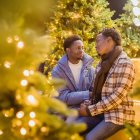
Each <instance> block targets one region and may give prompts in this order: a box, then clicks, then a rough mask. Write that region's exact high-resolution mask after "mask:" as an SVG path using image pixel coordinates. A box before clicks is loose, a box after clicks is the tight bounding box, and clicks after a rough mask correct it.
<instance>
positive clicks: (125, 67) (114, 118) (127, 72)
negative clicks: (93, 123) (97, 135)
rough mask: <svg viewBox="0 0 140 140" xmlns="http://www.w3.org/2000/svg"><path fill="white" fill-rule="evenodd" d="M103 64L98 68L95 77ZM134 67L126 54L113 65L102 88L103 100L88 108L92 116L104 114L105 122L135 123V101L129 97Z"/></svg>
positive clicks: (122, 54)
mask: <svg viewBox="0 0 140 140" xmlns="http://www.w3.org/2000/svg"><path fill="white" fill-rule="evenodd" d="M100 68H101V63H99V64H98V65H97V67H96V71H95V75H96V73H97V72H98V71H99V70H100ZM134 74H135V71H134V67H133V64H132V62H131V61H130V59H129V58H128V57H127V55H126V53H124V52H122V53H121V54H120V56H119V57H118V58H117V59H116V60H115V62H114V63H113V65H112V67H111V69H110V71H109V73H108V75H107V79H106V81H105V83H104V85H103V88H102V94H101V96H102V100H101V101H99V102H98V103H96V104H93V105H90V106H88V109H89V111H90V113H91V115H92V116H95V115H98V114H101V113H104V117H105V122H112V123H115V124H118V125H123V124H124V123H125V122H128V123H134V116H135V112H134V109H133V100H132V99H131V98H130V97H129V96H128V92H129V91H130V89H132V85H133V81H134Z"/></svg>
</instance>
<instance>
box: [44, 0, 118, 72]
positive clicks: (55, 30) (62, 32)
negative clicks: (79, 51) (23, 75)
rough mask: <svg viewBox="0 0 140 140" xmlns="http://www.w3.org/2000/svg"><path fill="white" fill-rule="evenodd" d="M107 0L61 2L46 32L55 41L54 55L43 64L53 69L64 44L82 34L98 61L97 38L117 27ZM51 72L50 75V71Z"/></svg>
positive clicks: (69, 0)
mask: <svg viewBox="0 0 140 140" xmlns="http://www.w3.org/2000/svg"><path fill="white" fill-rule="evenodd" d="M107 6H108V2H107V1H106V0H63V1H61V0H58V2H57V4H56V5H55V6H54V7H53V8H52V15H51V16H50V18H49V19H48V20H46V23H45V24H46V32H47V33H48V34H50V35H51V36H52V37H53V38H54V43H53V45H52V47H51V48H52V49H51V50H52V51H51V56H49V57H46V62H45V63H44V64H42V66H43V65H46V66H48V65H49V66H50V69H49V70H48V69H47V68H46V69H45V71H44V73H45V72H46V71H50V70H51V69H52V67H53V66H54V65H55V64H56V62H57V61H58V59H59V58H61V56H62V55H63V54H64V51H63V41H64V39H65V38H66V37H68V36H70V35H72V34H78V35H80V36H81V37H82V39H83V42H84V49H85V52H87V53H88V54H89V55H91V56H93V57H94V58H96V56H97V54H96V51H95V48H94V46H95V39H96V35H97V34H98V33H99V31H101V30H102V29H103V28H105V27H113V26H115V25H114V21H113V20H111V17H112V15H113V12H111V11H110V9H109V8H107ZM46 73H47V72H46Z"/></svg>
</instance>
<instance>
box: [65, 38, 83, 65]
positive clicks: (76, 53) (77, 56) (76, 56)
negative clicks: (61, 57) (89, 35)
mask: <svg viewBox="0 0 140 140" xmlns="http://www.w3.org/2000/svg"><path fill="white" fill-rule="evenodd" d="M83 49H84V45H83V42H82V41H81V40H76V41H74V42H73V43H72V45H71V46H70V47H69V48H67V49H66V52H67V55H68V58H69V60H70V61H73V62H75V63H76V62H79V60H81V59H82V57H83V55H84V50H83Z"/></svg>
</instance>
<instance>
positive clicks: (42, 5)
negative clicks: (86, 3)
mask: <svg viewBox="0 0 140 140" xmlns="http://www.w3.org/2000/svg"><path fill="white" fill-rule="evenodd" d="M53 2H55V1H50V2H49V1H46V0H39V1H37V0H34V1H33V0H23V1H18V0H13V1H10V0H5V1H0V17H1V19H0V27H1V29H0V81H1V83H0V102H1V103H0V140H4V139H6V140H25V139H27V140H56V139H57V140H81V139H82V138H81V137H80V136H79V134H78V132H80V131H82V130H83V129H84V128H85V125H84V124H67V123H65V122H64V120H63V119H62V118H61V117H60V116H61V115H65V116H69V115H71V114H72V115H76V114H77V112H76V111H75V110H70V109H68V108H67V107H66V105H65V104H63V103H62V102H60V101H58V100H57V99H55V98H54V97H53V96H54V95H55V94H57V92H56V91H55V90H54V87H59V86H60V85H61V84H62V83H63V81H52V80H51V78H50V77H49V76H48V77H47V78H46V76H44V75H42V74H41V73H39V72H38V71H37V70H36V68H37V65H38V64H39V63H40V62H41V61H43V60H44V58H45V57H46V56H47V55H48V54H49V50H50V48H49V45H50V43H51V42H50V38H49V37H48V36H44V35H43V32H42V31H43V30H44V27H43V28H42V27H40V25H43V22H44V19H46V18H47V15H48V13H47V11H46V9H49V8H50V7H51V3H53ZM48 11H49V10H48ZM54 112H57V113H58V114H59V115H55V114H54Z"/></svg>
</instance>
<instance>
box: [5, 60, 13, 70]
mask: <svg viewBox="0 0 140 140" xmlns="http://www.w3.org/2000/svg"><path fill="white" fill-rule="evenodd" d="M4 67H5V68H7V69H9V68H10V67H11V63H10V62H8V61H5V62H4Z"/></svg>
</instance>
